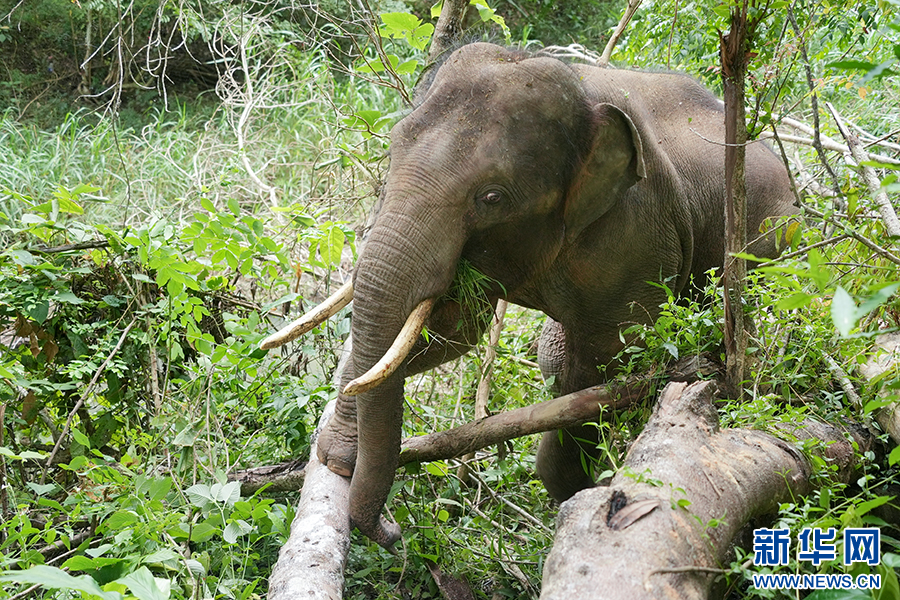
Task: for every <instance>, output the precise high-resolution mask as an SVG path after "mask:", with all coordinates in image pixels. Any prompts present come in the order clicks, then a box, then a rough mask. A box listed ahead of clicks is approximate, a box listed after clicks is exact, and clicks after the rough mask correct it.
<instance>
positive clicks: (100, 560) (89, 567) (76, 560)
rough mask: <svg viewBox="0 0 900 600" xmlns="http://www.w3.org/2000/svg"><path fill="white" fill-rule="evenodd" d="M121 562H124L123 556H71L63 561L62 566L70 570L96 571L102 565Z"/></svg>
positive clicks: (106, 565)
mask: <svg viewBox="0 0 900 600" xmlns="http://www.w3.org/2000/svg"><path fill="white" fill-rule="evenodd" d="M123 562H125V559H124V558H108V557H105V556H98V557H97V558H89V557H87V556H73V557H72V558H70V559H69V560H67V561H66V562H64V563H63V565H62V566H63V567H65V568H66V569H69V570H70V571H97V570H99V569H102V568H103V567H108V566H109V565H115V564H119V563H123Z"/></svg>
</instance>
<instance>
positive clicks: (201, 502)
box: [184, 483, 216, 508]
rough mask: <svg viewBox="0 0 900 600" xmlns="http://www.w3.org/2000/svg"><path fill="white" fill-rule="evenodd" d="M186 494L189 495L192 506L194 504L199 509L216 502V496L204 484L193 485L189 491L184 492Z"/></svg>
mask: <svg viewBox="0 0 900 600" xmlns="http://www.w3.org/2000/svg"><path fill="white" fill-rule="evenodd" d="M184 493H185V494H187V497H188V500H190V501H191V504H193V505H194V506H196V507H197V508H203V507H204V506H206V505H207V504H209V503H210V502H215V501H216V499H215V496H214V495H213V493H212V491H211V490H210V489H209V486H208V485H206V484H203V483H197V484H195V485H192V486H191V487H189V488H188V489H186V490H184Z"/></svg>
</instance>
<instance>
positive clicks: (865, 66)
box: [825, 60, 875, 71]
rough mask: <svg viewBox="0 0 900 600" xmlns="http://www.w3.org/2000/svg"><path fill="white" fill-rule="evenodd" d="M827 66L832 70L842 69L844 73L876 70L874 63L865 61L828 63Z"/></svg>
mask: <svg viewBox="0 0 900 600" xmlns="http://www.w3.org/2000/svg"><path fill="white" fill-rule="evenodd" d="M825 66H826V67H831V68H832V69H842V70H844V71H869V70H871V69H874V68H875V65H874V64H873V63H870V62H866V61H863V60H839V61H836V62H832V63H828V64H826V65H825Z"/></svg>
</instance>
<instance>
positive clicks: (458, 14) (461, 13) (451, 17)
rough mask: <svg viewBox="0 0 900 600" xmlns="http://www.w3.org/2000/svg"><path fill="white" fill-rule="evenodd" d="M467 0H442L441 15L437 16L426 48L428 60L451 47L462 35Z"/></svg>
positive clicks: (431, 60)
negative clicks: (432, 33)
mask: <svg viewBox="0 0 900 600" xmlns="http://www.w3.org/2000/svg"><path fill="white" fill-rule="evenodd" d="M468 8H469V0H444V6H443V7H442V8H441V16H440V17H438V22H437V25H435V27H434V35H433V36H432V37H431V48H430V49H429V50H428V62H429V63H431V62H434V61H435V60H437V59H438V57H440V55H441V54H443V53H444V52H446V51H447V50H450V49H452V48H453V47H454V46H455V45H456V43H457V42H458V41H459V39H460V37H462V32H463V22H464V21H465V18H466V10H468Z"/></svg>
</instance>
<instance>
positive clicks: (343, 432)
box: [316, 394, 357, 477]
mask: <svg viewBox="0 0 900 600" xmlns="http://www.w3.org/2000/svg"><path fill="white" fill-rule="evenodd" d="M351 402H352V400H349V401H348V400H346V399H343V394H341V395H339V396H338V401H337V407H336V408H335V412H334V414H333V415H331V418H330V419H328V423H326V424H325V427H323V428H322V431H321V432H320V433H319V438H318V440H317V441H316V448H317V454H318V457H319V462H321V463H322V464H323V465H325V466H327V467H328V468H329V469H331V470H332V471H334V472H335V473H337V474H338V475H343V476H344V477H350V476H351V475H353V469H354V468H355V467H356V448H357V434H356V406H355V404H354V405H353V406H352V408H348V407H347V406H346V405H347V404H348V403H351ZM342 404H343V405H344V406H343V407H342Z"/></svg>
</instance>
